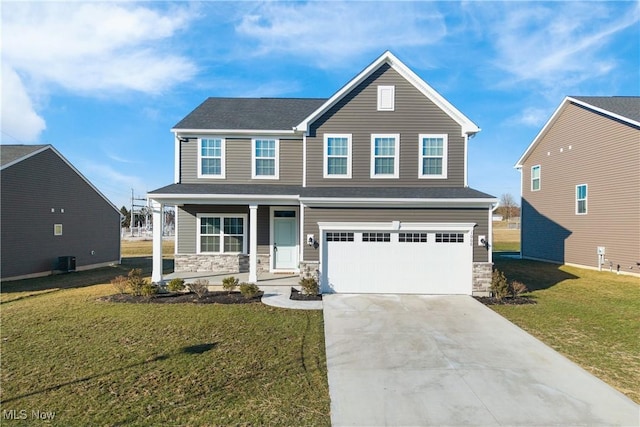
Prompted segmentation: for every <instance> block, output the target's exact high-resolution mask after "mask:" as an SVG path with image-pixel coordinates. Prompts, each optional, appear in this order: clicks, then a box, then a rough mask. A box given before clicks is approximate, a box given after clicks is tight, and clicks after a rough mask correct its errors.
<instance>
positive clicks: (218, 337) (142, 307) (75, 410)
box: [0, 257, 330, 426]
mask: <svg viewBox="0 0 640 427" xmlns="http://www.w3.org/2000/svg"><path fill="white" fill-rule="evenodd" d="M165 261H167V260H165ZM168 261H170V260H168ZM150 264H151V261H150V259H149V258H148V257H136V258H131V259H125V265H123V266H117V267H110V268H104V269H98V270H94V271H91V272H78V273H72V274H65V275H59V276H52V277H48V278H40V279H30V280H22V281H19V282H8V283H7V284H3V286H2V305H1V308H2V330H1V338H2V339H1V342H0V354H1V357H2V359H1V360H2V370H1V374H0V379H1V385H2V388H1V394H0V403H1V408H2V410H11V409H16V410H18V411H19V410H27V413H28V416H29V418H28V419H26V420H24V421H11V425H28V424H30V423H32V422H33V419H31V418H30V417H31V411H32V410H40V411H47V412H55V419H54V424H55V425H65V426H85V425H166V426H171V425H229V424H232V425H256V424H259V425H265V424H266V425H329V424H330V419H329V392H328V384H327V374H326V359H325V352H324V330H323V320H322V312H321V311H297V310H284V309H278V308H273V307H269V306H265V305H262V304H241V305H211V304H208V305H193V304H117V303H106V302H99V301H98V300H97V299H98V298H99V297H100V296H103V295H109V294H113V293H114V292H115V289H114V288H113V287H112V286H111V285H109V284H106V282H108V280H110V278H111V277H114V276H115V275H118V274H123V273H124V274H126V272H127V271H128V269H130V268H133V267H143V268H144V269H145V274H148V273H149V270H150ZM169 267H170V266H169ZM96 283H98V284H96ZM100 283H101V284H100ZM3 421H5V422H7V423H8V422H9V421H6V420H3Z"/></svg>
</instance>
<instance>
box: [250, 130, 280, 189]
mask: <svg viewBox="0 0 640 427" xmlns="http://www.w3.org/2000/svg"><path fill="white" fill-rule="evenodd" d="M256 141H275V150H276V153H275V162H274V163H275V165H274V168H275V174H274V175H256V160H257V159H258V158H257V157H256ZM264 158H265V159H267V158H269V157H264ZM251 178H253V179H280V139H278V138H270V137H264V138H251Z"/></svg>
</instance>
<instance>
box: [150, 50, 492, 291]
mask: <svg viewBox="0 0 640 427" xmlns="http://www.w3.org/2000/svg"><path fill="white" fill-rule="evenodd" d="M479 131H480V129H479V128H478V127H477V126H476V125H475V124H474V123H473V122H471V121H470V120H469V119H468V118H466V117H465V116H464V115H463V114H462V113H461V112H460V111H458V110H457V109H456V108H455V107H454V106H453V105H451V104H450V103H449V102H448V101H447V100H445V99H444V98H443V97H442V96H441V95H439V94H438V93H437V92H436V91H435V90H433V89H432V88H431V87H430V86H429V85H428V84H427V83H425V82H424V81H423V80H422V79H421V78H420V77H418V76H417V75H416V74H414V73H413V72H412V71H411V70H409V69H408V68H407V67H406V66H405V65H404V64H403V63H402V62H400V61H399V60H398V59H397V58H396V57H395V56H394V55H393V54H391V53H390V52H385V53H384V54H383V55H382V56H380V57H379V58H378V59H377V60H376V61H374V62H373V63H372V64H370V65H369V66H368V67H367V68H365V69H364V70H363V71H362V72H360V73H359V74H358V75H357V76H355V77H354V78H353V79H352V80H351V81H349V82H348V83H347V84H346V85H345V86H344V87H342V88H341V89H340V90H339V91H338V92H336V93H335V94H334V95H333V96H331V97H330V98H328V99H273V98H271V99H269V98H259V99H242V98H209V99H207V100H205V101H204V102H203V103H202V104H201V105H200V106H198V107H197V108H196V109H195V110H194V111H192V112H191V113H190V114H188V115H187V116H186V117H185V118H184V119H183V120H182V121H180V122H179V123H178V124H177V125H176V126H175V127H174V128H173V129H172V132H173V133H174V135H175V183H174V184H171V185H168V186H166V187H164V188H160V189H158V190H155V191H152V192H150V193H149V198H150V199H152V201H153V203H154V232H155V233H156V234H155V235H154V269H153V280H154V281H155V282H159V281H161V280H162V268H161V261H162V258H161V257H162V253H161V252H162V247H161V244H160V243H161V238H160V237H161V236H160V235H159V234H158V230H161V227H158V226H157V224H158V223H159V222H160V221H161V215H160V212H161V210H160V209H161V208H162V206H163V205H176V206H177V221H176V230H177V231H176V249H175V271H176V272H180V271H182V272H186V271H216V272H238V271H247V272H249V281H251V282H254V283H255V282H259V275H260V273H262V272H276V273H277V272H300V273H305V272H309V271H311V272H314V271H318V272H319V275H320V284H321V289H322V291H323V292H325V293H327V292H369V293H424V294H472V293H476V294H482V293H486V292H487V291H488V287H489V284H490V278H491V268H492V259H491V251H490V250H489V249H488V248H489V247H490V244H491V234H492V232H491V216H492V208H493V207H494V206H495V204H496V203H497V199H495V198H494V197H493V196H490V195H488V194H484V193H482V192H480V191H477V190H474V189H471V188H469V187H468V185H467V142H468V139H469V138H470V137H472V136H473V135H474V134H476V133H477V132H479Z"/></svg>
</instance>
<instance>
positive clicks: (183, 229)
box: [176, 205, 270, 255]
mask: <svg viewBox="0 0 640 427" xmlns="http://www.w3.org/2000/svg"><path fill="white" fill-rule="evenodd" d="M200 213H211V214H234V213H237V214H244V215H247V223H246V224H245V227H246V229H245V232H246V233H247V248H246V252H247V253H249V247H250V246H249V245H250V244H251V242H250V238H249V236H250V230H249V207H248V206H245V205H184V206H178V224H179V225H178V226H179V227H180V232H179V233H178V241H177V242H176V248H177V250H176V252H177V253H178V254H180V255H187V254H195V253H196V249H197V244H196V239H197V238H198V214H200ZM269 215H270V213H269V206H258V230H257V232H258V254H261V255H265V254H266V255H268V254H269V221H270V219H269Z"/></svg>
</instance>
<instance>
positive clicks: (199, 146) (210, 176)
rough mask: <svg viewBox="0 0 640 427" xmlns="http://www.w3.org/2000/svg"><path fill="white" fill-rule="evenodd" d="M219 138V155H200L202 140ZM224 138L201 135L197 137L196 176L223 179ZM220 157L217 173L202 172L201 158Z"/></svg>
mask: <svg viewBox="0 0 640 427" xmlns="http://www.w3.org/2000/svg"><path fill="white" fill-rule="evenodd" d="M211 139H213V140H219V141H220V157H217V156H203V155H202V142H203V141H204V140H211ZM226 145H227V144H226V140H225V138H220V137H203V138H198V178H215V179H224V178H225V158H226V155H225V154H226ZM207 158H211V159H217V158H219V159H220V173H219V174H217V175H216V174H205V173H203V172H202V159H207Z"/></svg>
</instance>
